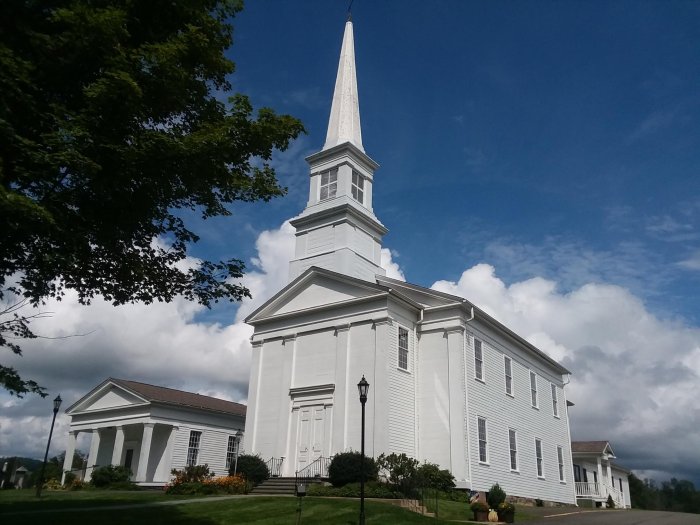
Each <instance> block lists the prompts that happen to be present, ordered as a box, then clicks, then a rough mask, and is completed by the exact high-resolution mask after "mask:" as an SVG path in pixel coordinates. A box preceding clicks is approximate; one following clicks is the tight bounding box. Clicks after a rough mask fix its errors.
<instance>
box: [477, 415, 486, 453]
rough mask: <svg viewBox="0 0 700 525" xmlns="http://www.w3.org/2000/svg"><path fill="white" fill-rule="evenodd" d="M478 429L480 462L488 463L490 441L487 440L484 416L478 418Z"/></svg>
mask: <svg viewBox="0 0 700 525" xmlns="http://www.w3.org/2000/svg"><path fill="white" fill-rule="evenodd" d="M476 426H477V429H478V432H479V462H480V463H488V461H489V455H488V447H487V445H488V442H487V440H486V419H485V418H483V417H479V418H477V425H476Z"/></svg>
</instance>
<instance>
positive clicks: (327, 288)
mask: <svg viewBox="0 0 700 525" xmlns="http://www.w3.org/2000/svg"><path fill="white" fill-rule="evenodd" d="M387 292H388V289H387V288H385V287H383V286H380V285H377V284H374V283H370V282H366V281H362V280H360V279H355V278H353V277H348V276H346V275H342V274H339V273H335V272H331V271H329V270H323V269H320V268H315V267H312V268H310V269H309V270H307V271H306V272H304V273H303V274H301V275H300V276H299V277H297V278H296V279H295V280H294V281H292V282H291V283H289V284H288V285H287V286H286V287H285V288H283V289H282V290H281V291H280V292H279V293H278V294H277V295H275V296H274V297H273V298H272V299H270V300H268V301H267V302H266V303H265V304H263V305H262V306H261V307H260V308H258V309H257V310H256V311H255V312H253V313H252V314H251V315H250V316H249V317H248V318H247V319H246V322H247V323H251V324H255V322H256V321H258V320H260V319H264V318H268V317H274V316H278V315H284V314H292V313H297V312H299V313H300V312H304V311H307V310H310V309H312V308H318V307H323V306H328V305H333V304H342V303H346V302H349V301H353V300H358V299H364V298H370V297H373V296H380V295H385V294H387Z"/></svg>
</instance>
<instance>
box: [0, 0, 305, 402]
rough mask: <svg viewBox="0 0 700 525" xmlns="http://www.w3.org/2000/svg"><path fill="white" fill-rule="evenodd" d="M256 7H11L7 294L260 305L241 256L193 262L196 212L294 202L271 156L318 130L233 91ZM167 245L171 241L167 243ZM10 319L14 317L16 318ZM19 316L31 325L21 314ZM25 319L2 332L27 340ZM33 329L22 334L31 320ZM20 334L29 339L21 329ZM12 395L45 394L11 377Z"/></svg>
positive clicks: (187, 1)
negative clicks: (251, 300)
mask: <svg viewBox="0 0 700 525" xmlns="http://www.w3.org/2000/svg"><path fill="white" fill-rule="evenodd" d="M241 8H242V2H241V1H240V0H168V1H164V0H148V1H136V0H3V1H2V2H0V232H2V235H0V299H2V300H3V301H4V304H5V305H7V304H13V303H12V301H10V298H11V297H14V298H15V299H16V300H17V301H21V300H23V299H25V300H28V301H29V302H30V303H31V304H33V305H37V304H40V303H41V302H42V300H44V299H46V298H48V297H58V298H60V297H61V296H62V295H63V293H64V291H65V290H66V289H72V290H75V291H76V292H77V294H78V297H79V299H80V301H81V302H82V303H83V304H87V303H89V302H90V300H91V299H92V298H94V297H95V296H96V295H101V296H102V297H104V298H105V299H106V300H108V301H111V302H112V303H113V304H114V305H121V304H125V303H130V302H136V301H140V302H144V303H150V302H152V301H171V300H173V299H174V298H175V297H177V296H183V297H185V298H187V299H188V300H194V301H198V302H199V303H201V304H203V305H206V306H209V305H211V304H212V303H213V302H217V301H219V300H224V299H225V300H231V301H235V300H240V299H241V298H243V297H244V296H248V295H249V292H248V290H246V289H245V288H244V287H242V286H241V285H239V284H236V283H235V282H234V279H235V278H238V277H240V276H241V275H242V272H243V270H244V265H243V263H242V262H241V261H240V260H237V259H232V260H226V261H203V262H202V263H201V264H200V265H198V266H197V267H195V268H187V267H183V265H182V264H177V263H178V262H181V261H183V260H184V259H185V257H186V255H187V250H188V246H189V245H191V243H194V242H196V241H197V240H198V237H197V235H196V234H195V233H194V232H193V231H192V230H191V229H190V228H189V227H188V224H186V223H185V221H184V220H183V218H182V217H183V215H185V214H183V213H179V211H181V210H194V211H196V212H198V213H200V214H201V216H202V217H203V218H205V219H206V218H209V217H213V216H221V215H229V214H230V213H231V212H230V210H229V209H228V207H227V205H229V204H230V203H232V202H234V201H257V200H263V201H267V200H269V199H271V198H272V197H276V196H280V195H283V194H284V193H285V189H284V188H282V187H281V186H280V185H279V183H278V181H277V179H276V177H275V173H274V170H273V169H272V168H271V167H270V165H269V161H270V159H271V155H272V152H273V150H275V149H277V150H284V149H286V148H287V146H288V145H289V142H290V140H292V139H294V138H296V137H297V136H298V135H299V134H300V133H302V132H303V127H302V124H301V123H300V122H299V121H298V120H296V119H294V118H293V117H291V116H288V115H277V114H276V113H275V112H274V111H272V110H271V109H268V108H262V109H259V110H258V111H257V112H254V111H253V106H252V104H251V102H250V101H249V100H248V98H247V97H245V96H243V95H238V94H237V95H233V96H232V97H231V98H230V99H229V101H228V103H224V102H222V101H221V100H220V99H219V98H218V97H217V95H220V94H223V93H228V92H229V91H230V90H231V85H230V83H229V80H228V76H229V75H230V74H231V73H232V72H233V70H234V64H233V62H231V61H230V60H229V59H227V58H226V57H225V55H224V51H225V50H226V49H227V48H228V47H229V46H230V45H231V44H232V34H233V28H232V26H231V19H232V18H233V17H234V16H235V14H236V13H237V12H238V11H240V9H241ZM156 239H161V240H162V241H160V242H156ZM6 313H7V312H6ZM15 314H16V315H15ZM23 319H24V318H23V317H22V315H21V314H19V313H17V312H14V314H13V313H12V312H10V313H9V314H7V315H6V316H5V319H4V320H3V318H1V317H0V346H3V345H4V346H9V347H10V350H11V351H13V352H15V353H18V354H19V353H20V349H19V347H18V346H17V345H14V346H10V345H9V343H8V341H7V339H6V338H3V337H2V333H3V332H4V333H5V334H8V333H9V335H10V336H15V337H17V336H19V337H26V336H27V334H23V329H24V328H26V323H25V325H22V323H21V321H22V320H23ZM18 321H19V323H20V324H17V323H18ZM18 332H19V334H18ZM0 384H2V385H3V386H4V387H5V388H8V389H9V390H10V391H11V392H12V393H14V394H17V395H22V394H24V393H27V392H31V391H33V392H38V393H43V390H42V389H41V388H40V387H39V386H38V385H37V384H36V383H33V382H31V381H25V380H23V379H21V378H20V377H19V375H17V372H16V371H15V370H14V369H12V368H9V367H0Z"/></svg>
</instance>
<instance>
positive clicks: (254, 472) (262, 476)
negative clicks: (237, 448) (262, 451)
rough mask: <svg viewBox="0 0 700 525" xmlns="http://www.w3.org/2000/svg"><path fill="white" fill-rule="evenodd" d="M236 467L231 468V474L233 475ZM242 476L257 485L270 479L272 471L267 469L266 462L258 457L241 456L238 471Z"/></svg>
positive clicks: (250, 455)
mask: <svg viewBox="0 0 700 525" xmlns="http://www.w3.org/2000/svg"><path fill="white" fill-rule="evenodd" d="M233 469H234V467H231V470H230V471H229V474H231V475H233ZM237 474H240V475H241V476H243V477H244V478H245V479H247V480H248V481H250V482H252V483H254V484H255V485H257V484H258V483H262V482H263V481H265V480H266V479H267V478H269V477H270V470H269V469H268V468H267V465H266V464H265V461H264V460H263V459H262V458H261V457H260V456H258V455H255V456H253V455H252V454H241V455H240V456H238V470H237Z"/></svg>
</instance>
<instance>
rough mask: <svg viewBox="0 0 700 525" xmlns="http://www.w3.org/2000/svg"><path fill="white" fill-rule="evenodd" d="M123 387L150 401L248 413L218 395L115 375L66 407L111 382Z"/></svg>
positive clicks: (77, 403)
mask: <svg viewBox="0 0 700 525" xmlns="http://www.w3.org/2000/svg"><path fill="white" fill-rule="evenodd" d="M110 383H111V384H112V385H116V386H117V387H119V388H123V389H125V390H127V391H129V392H130V393H132V394H135V395H136V396H138V397H140V398H142V399H144V400H145V401H147V402H149V403H163V404H167V405H175V406H180V407H188V408H196V409H202V410H210V411H213V412H223V413H225V414H231V415H234V416H243V417H245V415H246V406H245V405H242V404H240V403H234V402H233V401H226V400H224V399H219V398H216V397H210V396H203V395H201V394H195V393H193V392H185V391H184V390H175V389H174V388H167V387H164V386H156V385H149V384H148V383H140V382H138V381H128V380H126V379H116V378H113V377H110V378H107V379H106V380H104V381H103V382H102V383H100V384H99V385H98V386H97V387H95V388H94V389H93V390H92V391H91V392H90V393H89V394H87V395H85V396H83V397H82V398H80V399H79V400H78V401H77V402H75V403H74V404H73V405H71V406H70V407H68V409H66V412H67V413H70V412H71V411H72V410H73V409H74V408H75V407H77V406H78V405H80V404H81V403H82V402H83V400H85V399H88V398H89V397H90V396H92V395H93V394H95V393H96V392H98V391H100V390H101V389H103V388H104V387H106V386H108V385H109V384H110Z"/></svg>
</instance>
